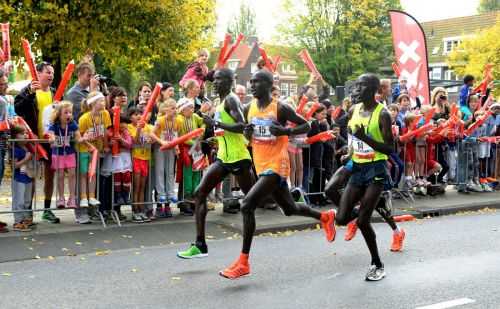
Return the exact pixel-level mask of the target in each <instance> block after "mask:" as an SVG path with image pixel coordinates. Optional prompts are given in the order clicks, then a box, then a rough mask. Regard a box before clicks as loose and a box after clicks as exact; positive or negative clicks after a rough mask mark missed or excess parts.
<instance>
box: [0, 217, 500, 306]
mask: <svg viewBox="0 0 500 309" xmlns="http://www.w3.org/2000/svg"><path fill="white" fill-rule="evenodd" d="M402 226H403V227H404V228H405V229H406V231H407V240H406V243H405V250H404V252H403V253H391V252H390V251H389V246H390V238H391V231H390V229H389V228H388V227H387V225H385V224H376V225H375V229H376V231H377V235H378V243H379V248H380V251H381V256H382V260H383V262H384V263H385V265H386V272H387V277H386V278H385V279H384V280H382V281H380V282H365V281H364V275H365V272H366V270H367V266H368V263H369V261H370V259H369V256H368V252H367V249H366V247H365V245H364V241H363V239H362V237H361V235H360V234H359V235H357V236H356V238H355V239H354V240H353V241H351V242H345V241H344V240H343V235H344V231H345V230H339V232H338V235H337V240H336V241H335V242H334V243H333V244H329V243H327V242H326V240H325V239H324V236H323V233H322V231H317V230H313V231H302V232H296V233H287V234H280V235H281V236H276V235H274V236H260V237H258V238H256V239H255V241H254V247H253V249H254V250H253V251H252V256H251V266H252V276H250V277H247V278H243V279H240V280H236V281H230V280H227V279H224V278H221V277H219V276H218V275H217V272H218V271H219V270H220V269H222V268H224V267H225V266H228V265H229V264H230V263H231V262H232V261H233V259H234V258H235V257H236V256H237V255H238V252H239V250H240V245H241V243H240V242H241V239H234V237H232V236H228V237H231V238H232V239H223V240H215V241H211V242H210V243H209V249H210V252H209V254H210V256H209V257H208V258H206V259H198V260H180V259H178V258H177V257H176V256H175V253H176V251H177V250H179V249H184V248H186V244H174V245H163V246H156V247H147V248H140V247H139V248H136V249H130V248H129V249H123V250H112V251H98V252H96V253H88V254H82V255H76V256H62V257H61V256H57V257H54V258H42V259H39V260H27V261H17V262H6V263H0V308H23V307H28V308H252V309H256V308H308V309H312V308H419V307H424V306H431V305H434V304H438V303H442V302H446V301H451V303H449V304H450V306H451V305H453V304H455V305H456V304H461V303H468V304H465V305H462V306H460V307H457V308H500V288H499V286H500V279H499V277H500V276H499V275H500V263H499V262H500V240H499V238H500V237H499V236H500V231H499V230H500V213H486V214H466V215H460V216H450V217H440V218H433V219H430V220H419V221H417V222H410V223H404V224H402ZM428 308H454V307H446V306H444V305H441V306H439V305H434V306H433V307H428Z"/></svg>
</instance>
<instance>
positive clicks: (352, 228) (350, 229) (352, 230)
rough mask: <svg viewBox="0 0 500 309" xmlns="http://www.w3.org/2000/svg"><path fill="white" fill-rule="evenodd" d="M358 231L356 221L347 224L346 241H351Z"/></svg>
mask: <svg viewBox="0 0 500 309" xmlns="http://www.w3.org/2000/svg"><path fill="white" fill-rule="evenodd" d="M357 231H358V225H357V224H356V219H354V220H352V221H351V222H349V224H347V231H346V232H345V236H344V240H345V241H349V240H351V239H353V238H354V236H356V232H357Z"/></svg>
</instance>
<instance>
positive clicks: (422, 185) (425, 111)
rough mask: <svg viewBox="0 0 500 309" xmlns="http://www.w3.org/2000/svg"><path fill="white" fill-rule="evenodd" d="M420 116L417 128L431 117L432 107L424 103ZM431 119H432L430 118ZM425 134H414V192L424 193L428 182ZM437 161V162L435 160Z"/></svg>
mask: <svg viewBox="0 0 500 309" xmlns="http://www.w3.org/2000/svg"><path fill="white" fill-rule="evenodd" d="M420 112H421V114H422V115H421V116H422V118H421V119H420V120H419V122H418V124H417V128H419V127H421V126H423V125H425V120H426V119H429V118H430V117H432V114H433V113H434V109H433V108H432V107H431V106H430V105H424V106H422V108H421V109H420ZM431 121H432V120H431ZM426 138H427V134H424V135H422V136H416V142H415V145H416V153H415V177H416V179H417V186H416V188H415V193H417V194H422V195H426V194H427V189H426V188H427V186H428V185H429V184H430V183H429V182H428V181H427V177H426V176H427V173H426V163H427V159H426V157H427V142H426ZM436 163H437V162H436Z"/></svg>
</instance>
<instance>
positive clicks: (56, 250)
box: [0, 190, 500, 263]
mask: <svg viewBox="0 0 500 309" xmlns="http://www.w3.org/2000/svg"><path fill="white" fill-rule="evenodd" d="M4 199H5V197H0V203H1V204H0V210H2V211H3V210H8V209H9V207H7V206H5V205H4V202H3V200H4ZM393 206H394V212H395V215H401V214H412V215H414V216H415V217H417V218H423V217H429V216H430V217H433V216H440V215H448V214H454V213H459V212H464V211H473V210H479V209H484V208H500V192H493V193H470V194H467V195H462V194H459V193H457V192H456V191H454V190H449V191H448V192H447V193H446V195H444V196H440V197H435V198H434V197H416V201H415V203H413V204H407V203H405V202H404V201H402V200H395V201H394V202H393ZM38 207H42V205H41V204H40V205H38ZM173 209H174V217H173V218H169V219H157V220H156V221H155V222H152V223H148V224H135V223H131V222H125V223H123V225H122V227H119V226H117V225H116V224H113V223H111V224H109V225H108V227H107V228H103V227H102V225H101V224H100V223H96V222H94V223H92V224H89V225H78V224H76V223H75V222H74V215H73V210H62V211H57V215H58V216H59V217H60V218H61V223H60V224H49V223H45V222H41V221H40V216H41V213H37V216H36V218H37V220H36V221H37V222H39V223H38V225H37V227H36V228H35V229H34V230H33V231H32V232H29V233H21V232H14V231H11V232H9V233H6V234H0V263H2V262H7V261H19V260H26V259H40V258H42V259H44V258H48V259H54V258H55V257H57V256H78V255H81V254H86V253H94V252H95V254H96V255H107V254H110V253H111V252H112V250H123V249H134V250H136V251H137V252H136V254H141V253H140V248H144V247H151V246H164V245H174V244H179V243H181V244H183V245H182V246H181V247H184V246H185V243H189V242H192V241H193V240H194V237H195V225H194V218H193V217H184V216H181V215H179V213H178V210H177V209H176V208H173ZM324 209H328V207H325V208H324ZM124 213H125V214H126V215H127V216H128V217H130V210H129V209H126V208H125V209H124ZM0 220H2V221H7V222H9V223H10V224H11V223H12V215H11V214H2V215H0ZM256 220H257V228H256V234H264V233H269V232H284V231H293V230H301V229H307V228H316V227H317V222H316V221H315V220H313V219H310V218H304V217H286V216H284V215H283V214H282V213H281V211H280V210H265V209H257V211H256ZM373 221H374V222H381V221H382V220H381V218H380V217H378V215H374V217H373ZM9 227H11V226H9ZM241 231H242V218H241V215H240V214H236V215H230V214H225V213H223V212H222V207H221V206H219V207H217V208H216V210H215V211H210V212H209V213H208V216H207V234H206V235H207V241H208V242H211V241H213V240H217V239H238V238H240V237H241ZM80 258H81V259H84V257H80Z"/></svg>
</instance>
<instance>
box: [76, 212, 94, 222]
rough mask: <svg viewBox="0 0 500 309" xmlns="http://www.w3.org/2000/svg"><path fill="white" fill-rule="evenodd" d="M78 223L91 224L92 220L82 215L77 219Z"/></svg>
mask: <svg viewBox="0 0 500 309" xmlns="http://www.w3.org/2000/svg"><path fill="white" fill-rule="evenodd" d="M75 221H76V223H78V224H91V223H92V222H91V221H90V218H89V216H88V215H87V214H80V215H79V216H78V217H77V218H76V219H75Z"/></svg>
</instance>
